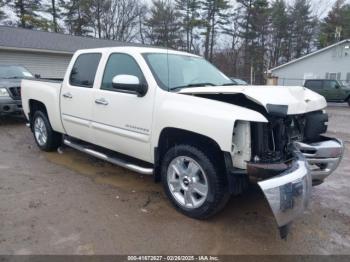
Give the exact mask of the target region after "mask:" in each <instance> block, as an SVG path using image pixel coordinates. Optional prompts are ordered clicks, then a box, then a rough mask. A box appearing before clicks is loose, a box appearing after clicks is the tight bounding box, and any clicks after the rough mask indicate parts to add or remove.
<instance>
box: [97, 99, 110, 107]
mask: <svg viewBox="0 0 350 262" xmlns="http://www.w3.org/2000/svg"><path fill="white" fill-rule="evenodd" d="M95 103H96V104H98V105H104V106H106V105H108V101H107V100H106V99H104V98H100V99H96V100H95Z"/></svg>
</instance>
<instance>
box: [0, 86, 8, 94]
mask: <svg viewBox="0 0 350 262" xmlns="http://www.w3.org/2000/svg"><path fill="white" fill-rule="evenodd" d="M0 96H10V94H9V93H8V92H7V90H6V88H3V87H2V88H0Z"/></svg>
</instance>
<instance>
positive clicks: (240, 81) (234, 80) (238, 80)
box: [231, 78, 248, 85]
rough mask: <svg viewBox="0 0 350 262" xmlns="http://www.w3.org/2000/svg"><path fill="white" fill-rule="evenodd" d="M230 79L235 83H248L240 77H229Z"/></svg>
mask: <svg viewBox="0 0 350 262" xmlns="http://www.w3.org/2000/svg"><path fill="white" fill-rule="evenodd" d="M231 80H232V81H233V82H234V83H236V84H237V85H248V83H247V82H246V81H244V80H242V79H238V78H231Z"/></svg>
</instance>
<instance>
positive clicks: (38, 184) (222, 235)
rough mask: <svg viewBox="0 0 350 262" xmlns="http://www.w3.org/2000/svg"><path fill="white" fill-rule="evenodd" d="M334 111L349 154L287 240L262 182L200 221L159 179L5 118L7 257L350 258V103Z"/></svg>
mask: <svg viewBox="0 0 350 262" xmlns="http://www.w3.org/2000/svg"><path fill="white" fill-rule="evenodd" d="M328 111H329V113H330V123H329V125H330V128H329V133H330V134H331V135H336V136H338V137H340V138H341V139H343V140H344V141H345V145H346V151H345V157H344V159H343V162H342V164H341V166H340V167H339V168H338V170H337V171H336V172H335V173H334V174H333V175H332V176H331V177H330V178H329V179H328V180H327V181H326V183H324V184H322V185H320V186H318V187H315V188H314V190H313V195H312V203H311V206H310V208H309V209H308V211H307V212H306V213H305V214H304V216H302V217H300V218H299V219H297V220H296V221H295V222H294V223H293V225H292V227H291V232H290V234H289V236H288V239H287V240H286V241H284V240H280V238H279V234H278V230H277V228H276V225H275V222H274V219H273V217H272V214H271V212H270V210H269V207H268V205H267V203H266V202H265V200H264V198H263V195H262V193H261V192H260V191H259V190H257V189H255V188H252V189H250V190H249V191H247V192H246V193H245V194H244V195H242V196H239V197H235V198H232V199H231V200H230V202H229V204H228V205H227V207H226V208H225V210H224V211H223V212H222V213H220V214H219V215H217V216H216V217H214V218H212V219H210V220H208V221H196V220H193V219H190V218H187V217H185V216H183V215H181V214H179V213H178V212H176V211H175V209H174V208H172V206H171V205H170V203H169V202H168V201H167V199H166V197H165V195H164V194H163V190H162V187H161V185H160V184H154V183H153V179H152V177H147V176H141V175H138V174H135V173H132V172H129V171H126V170H125V169H122V168H119V167H116V166H112V165H110V164H108V163H104V162H102V161H98V160H96V159H94V158H92V157H89V156H87V155H84V154H81V153H79V152H77V151H74V150H72V149H64V150H63V152H60V153H58V152H54V153H43V152H41V151H39V150H38V148H37V147H36V145H35V144H34V140H33V138H32V134H31V133H30V131H29V129H28V128H26V127H25V126H24V123H25V121H24V120H23V119H22V118H18V117H2V118H0V145H1V146H0V254H350V190H349V185H350V164H349V160H350V153H349V148H350V124H349V122H350V121H349V120H350V108H349V107H348V106H346V105H342V104H340V105H336V104H332V105H330V107H329V109H328Z"/></svg>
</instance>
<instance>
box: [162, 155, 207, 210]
mask: <svg viewBox="0 0 350 262" xmlns="http://www.w3.org/2000/svg"><path fill="white" fill-rule="evenodd" d="M167 179H168V181H167V182H168V187H169V190H170V193H171V194H172V196H173V197H174V198H175V200H176V201H177V202H178V203H179V204H180V205H181V206H183V207H186V208H189V209H194V208H198V207H200V206H201V205H203V203H204V202H205V200H206V199H207V196H208V191H209V186H208V179H207V175H206V173H205V172H204V170H203V168H202V167H201V166H200V165H199V164H198V163H197V162H196V161H195V160H194V159H192V158H190V157H187V156H179V157H176V158H174V159H173V160H172V161H171V162H170V164H169V167H168V171H167Z"/></svg>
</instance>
